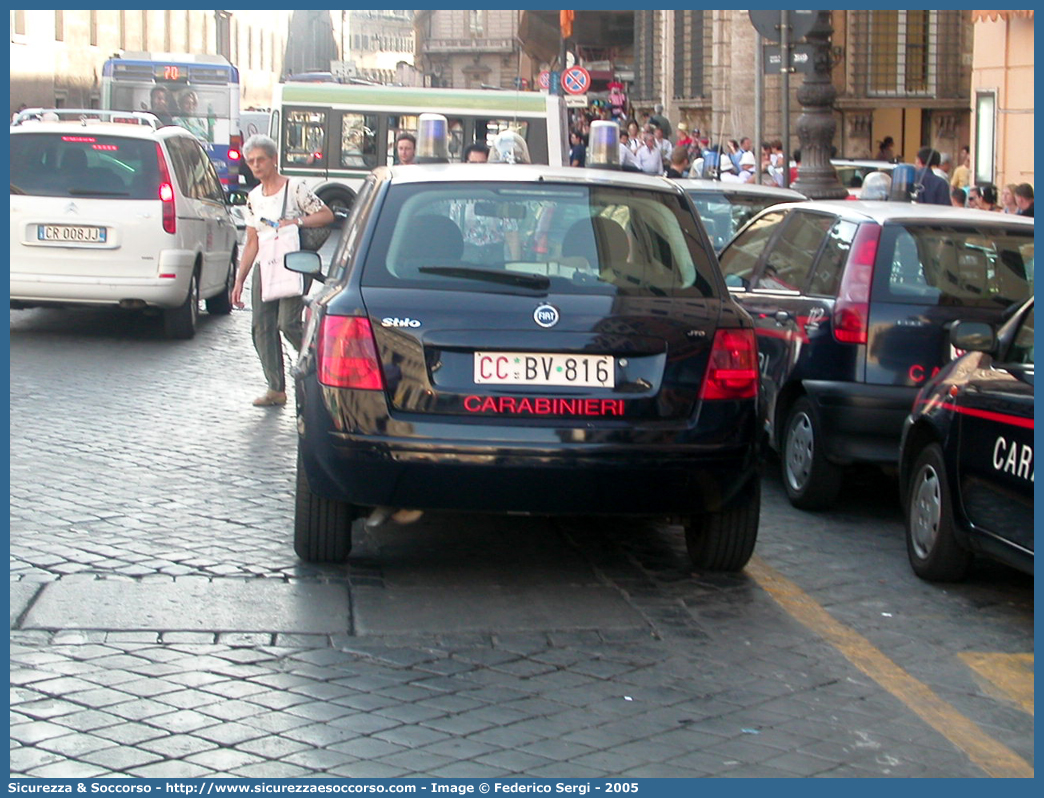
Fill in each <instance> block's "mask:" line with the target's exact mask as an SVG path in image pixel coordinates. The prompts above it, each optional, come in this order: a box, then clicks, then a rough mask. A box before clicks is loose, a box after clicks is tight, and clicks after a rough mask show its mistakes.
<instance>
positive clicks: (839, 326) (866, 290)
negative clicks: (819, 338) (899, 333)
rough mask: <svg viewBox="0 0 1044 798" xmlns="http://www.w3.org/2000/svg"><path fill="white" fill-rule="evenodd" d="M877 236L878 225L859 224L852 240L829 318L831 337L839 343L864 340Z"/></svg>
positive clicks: (857, 342) (864, 341)
mask: <svg viewBox="0 0 1044 798" xmlns="http://www.w3.org/2000/svg"><path fill="white" fill-rule="evenodd" d="M880 240H881V226H880V225H877V224H861V225H859V229H858V230H857V231H856V234H855V239H854V240H853V241H852V249H851V252H850V253H849V256H848V265H847V266H846V267H845V271H844V274H843V275H842V276H841V287H840V288H838V290H837V301H836V302H835V303H834V314H833V319H832V327H833V330H834V338H836V339H837V340H838V341H840V342H841V343H843V344H865V343H866V332H867V326H868V325H869V322H870V284H871V283H872V282H873V279H874V261H875V260H877V245H878V242H879V241H880Z"/></svg>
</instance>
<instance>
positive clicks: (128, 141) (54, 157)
mask: <svg viewBox="0 0 1044 798" xmlns="http://www.w3.org/2000/svg"><path fill="white" fill-rule="evenodd" d="M10 141H11V193H12V194H31V195H35V196H41V197H108V198H122V199H156V198H157V197H158V196H159V193H158V192H159V172H158V169H157V165H156V143H155V142H154V141H149V140H147V139H136V138H123V137H121V136H105V135H95V134H93V133H91V132H89V131H87V130H84V131H83V132H72V133H19V134H17V135H12V136H11V137H10Z"/></svg>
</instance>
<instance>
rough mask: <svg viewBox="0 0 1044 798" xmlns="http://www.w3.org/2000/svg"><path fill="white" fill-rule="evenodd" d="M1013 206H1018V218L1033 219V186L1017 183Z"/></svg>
mask: <svg viewBox="0 0 1044 798" xmlns="http://www.w3.org/2000/svg"><path fill="white" fill-rule="evenodd" d="M1015 204H1016V205H1018V206H1019V216H1028V217H1029V218H1031V219H1032V218H1033V186H1031V185H1030V184H1029V183H1019V184H1018V185H1017V186H1015Z"/></svg>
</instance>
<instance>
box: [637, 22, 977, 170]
mask: <svg viewBox="0 0 1044 798" xmlns="http://www.w3.org/2000/svg"><path fill="white" fill-rule="evenodd" d="M831 24H832V26H833V36H832V44H833V52H832V54H831V57H832V63H833V69H832V73H831V74H832V80H833V83H834V86H835V88H836V90H837V99H836V102H835V106H834V107H835V116H836V122H837V134H836V136H835V146H836V147H837V151H838V155H839V156H840V157H851V158H859V157H870V156H872V155H873V154H875V153H876V149H877V142H878V141H880V140H881V139H882V138H884V137H885V136H887V135H890V136H892V137H893V138H894V139H895V142H896V152H897V154H900V155H902V156H903V157H904V158H906V159H908V160H912V157H913V154H914V153H915V152H916V151H917V149H918V148H919V147H920V146H922V144H923V143H928V144H931V145H932V146H934V147H936V148H937V149H940V150H942V151H945V152H951V153H954V154H956V152H957V150H958V149H959V147H960V146H961V145H962V144H965V143H967V142H968V140H969V134H970V128H971V120H970V116H971V115H970V108H969V97H970V85H971V66H972V43H973V29H972V23H971V12H969V11H960V10H938V11H900V10H885V11H870V10H856V11H833V12H831ZM634 27H635V33H634V41H635V52H634V62H635V63H634V73H635V81H634V85H633V86H632V87H631V92H630V93H631V100H632V103H633V104H634V105H635V106H636V107H637V108H638V109H639V111H640V112H645V113H648V112H649V111H650V110H651V109H652V106H653V104H654V103H656V102H662V103H663V105H664V107H665V109H666V111H667V114H668V117H669V118H671V119H673V120H680V119H684V120H685V121H686V122H688V124H689V126H690V128H693V127H696V128H699V129H700V130H701V131H702V132H703V133H704V134H705V135H710V137H712V138H714V139H717V138H719V136H720V137H723V138H725V139H730V138H736V139H738V138H740V137H741V136H744V135H747V136H753V134H754V129H755V120H754V111H753V109H754V108H755V107H756V103H755V94H756V80H755V75H756V72H755V67H754V65H755V63H756V50H755V48H756V47H758V46H759V43H760V41H761V37H760V36H759V34H758V33H757V31H756V30H755V29H754V26H753V25H752V23H751V21H750V16H749V14H748V12H747V11H737V10H724V11H712V10H707V11H702V10H694V11H681V10H678V11H659V10H652V11H636V12H635V24H634ZM789 83H790V103H789V105H790V125H789V127H790V134H791V136H790V141H789V142H788V143H787V150H788V151H792V150H793V149H795V148H796V147H798V146H799V143H798V139H797V133H796V131H797V121H798V118H799V117H800V115H801V113H802V108H801V104H800V103H799V102H798V96H797V94H798V90H799V88H800V86H801V75H800V74H792V75H791V76H790V80H789ZM762 86H763V88H762V108H763V125H762V139H763V140H771V139H775V138H781V137H782V130H783V124H782V119H781V113H782V108H783V102H782V96H781V91H782V78H781V76H780V75H765V76H764V79H763V84H762Z"/></svg>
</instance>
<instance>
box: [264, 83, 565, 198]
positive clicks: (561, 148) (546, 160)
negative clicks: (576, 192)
mask: <svg viewBox="0 0 1044 798" xmlns="http://www.w3.org/2000/svg"><path fill="white" fill-rule="evenodd" d="M422 113H438V114H443V115H444V116H446V118H447V120H448V121H449V129H450V134H451V139H450V159H451V160H457V161H459V160H460V159H461V155H462V153H463V150H464V148H465V147H466V146H467V145H468V144H471V143H473V142H476V141H478V142H483V143H486V144H489V145H492V144H493V141H494V139H495V138H496V136H497V134H498V133H500V132H501V131H503V130H508V129H511V130H515V131H517V132H519V133H520V134H521V135H522V136H523V137H524V138H525V140H526V145H527V146H528V148H529V155H530V158H531V160H532V161H533V163H543V164H553V165H556V166H564V165H568V163H569V140H568V136H567V134H566V112H565V106H564V104H563V102H562V98H561V97H558V96H553V95H547V94H540V93H537V92H519V91H496V90H477V89H428V88H413V87H405V86H377V85H358V84H348V83H306V82H288V83H282V84H280V85H279V86H277V87H276V90H275V95H274V97H273V102H272V119H271V125H270V129H269V132H270V135H271V136H272V138H274V139H275V140H276V142H277V144H278V145H279V169H280V172H281V173H282V174H284V175H287V176H289V177H299V178H302V179H304V180H305V181H306V182H307V183H308V185H309V186H310V187H311V188H312V190H313V191H315V192H316V194H318V195H319V197H320V198H321V199H322V200H323V201H324V202H325V203H326V204H327V205H329V206H330V207H331V208H334V209H335V210H336V209H347V208H349V207H351V204H352V201H353V200H354V199H355V192H356V191H357V190H358V188H359V186H361V185H362V181H363V178H365V177H366V175H367V174H369V172H370V170H371V169H373V168H374V167H377V166H381V165H391V164H392V163H394V159H395V137H396V136H397V135H398V134H399V133H401V132H407V133H413V134H416V132H417V118H418V117H419V116H420V114H422Z"/></svg>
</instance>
